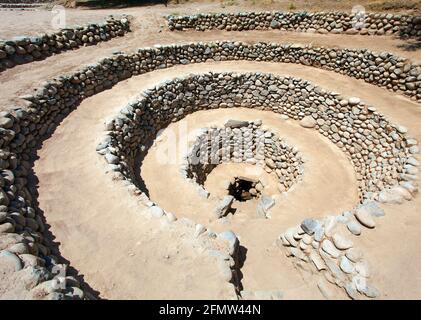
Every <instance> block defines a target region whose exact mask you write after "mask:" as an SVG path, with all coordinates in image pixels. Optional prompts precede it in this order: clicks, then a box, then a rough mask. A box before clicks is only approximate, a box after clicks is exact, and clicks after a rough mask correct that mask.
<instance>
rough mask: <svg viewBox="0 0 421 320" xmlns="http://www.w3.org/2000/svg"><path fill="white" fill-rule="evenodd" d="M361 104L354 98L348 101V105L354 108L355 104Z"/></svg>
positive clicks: (358, 99)
mask: <svg viewBox="0 0 421 320" xmlns="http://www.w3.org/2000/svg"><path fill="white" fill-rule="evenodd" d="M360 102H361V100H360V98H356V97H351V98H349V99H348V103H349V105H351V106H355V105H357V104H359V103H360Z"/></svg>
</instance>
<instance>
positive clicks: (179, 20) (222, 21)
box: [167, 11, 421, 37]
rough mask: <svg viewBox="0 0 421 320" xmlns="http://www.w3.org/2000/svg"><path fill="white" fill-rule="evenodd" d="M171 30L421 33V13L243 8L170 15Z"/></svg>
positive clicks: (401, 34)
mask: <svg viewBox="0 0 421 320" xmlns="http://www.w3.org/2000/svg"><path fill="white" fill-rule="evenodd" d="M167 20H168V26H169V29H170V30H183V29H195V30H198V31H204V30H212V29H219V30H227V31H242V30H268V29H280V30H288V31H300V32H318V33H322V34H324V33H329V32H331V33H346V34H362V35H366V34H368V35H385V34H386V35H392V34H394V35H399V36H402V37H419V36H421V17H420V16H410V15H395V14H386V13H367V14H366V13H361V12H358V13H355V14H354V13H352V14H349V13H345V12H316V13H311V12H280V11H274V12H244V13H209V14H195V15H191V16H167Z"/></svg>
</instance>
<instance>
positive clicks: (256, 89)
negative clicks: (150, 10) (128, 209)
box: [0, 16, 421, 299]
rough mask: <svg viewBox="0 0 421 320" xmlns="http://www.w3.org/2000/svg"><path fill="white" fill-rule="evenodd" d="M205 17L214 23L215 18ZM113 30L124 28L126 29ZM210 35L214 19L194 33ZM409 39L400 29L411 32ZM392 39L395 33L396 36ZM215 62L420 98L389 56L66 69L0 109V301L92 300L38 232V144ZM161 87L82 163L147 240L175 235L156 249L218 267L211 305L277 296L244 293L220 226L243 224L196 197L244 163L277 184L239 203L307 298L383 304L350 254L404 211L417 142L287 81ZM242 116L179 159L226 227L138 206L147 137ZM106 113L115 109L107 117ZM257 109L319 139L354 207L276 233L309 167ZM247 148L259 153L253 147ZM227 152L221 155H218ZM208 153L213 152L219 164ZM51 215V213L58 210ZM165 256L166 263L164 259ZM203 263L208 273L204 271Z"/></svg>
mask: <svg viewBox="0 0 421 320" xmlns="http://www.w3.org/2000/svg"><path fill="white" fill-rule="evenodd" d="M202 18H203V17H202ZM202 18H201V19H202ZM392 18H393V19H394V17H391V18H390V19H392ZM203 19H205V20H204V21H207V20H206V19H210V20H209V21H214V18H213V16H210V17H205V18H203ZM218 19H219V18H218ZM229 19H231V18H229ZM249 19H251V16H247V19H246V20H247V21H248V20H249ZM344 19H348V18H347V17H345V18H344ZM390 19H389V20H390ZM393 19H392V20H393ZM402 19H404V18H402ZM405 19H406V20H405ZM405 19H404V20H405V21H406V22H405V23H402V25H403V27H405V28H406V27H407V26H408V24H411V23H412V24H416V23H417V20H411V19H409V18H407V17H406V18H405ZM176 20H177V19H175V18H174V19H170V27H171V25H172V24H173V22H174V24H175V23H180V24H182V25H183V27H188V28H192V27H196V25H195V24H196V23H198V24H199V25H200V23H201V22H200V21H201V20H200V19H199V20H195V19H193V20H191V19H190V20H188V19H187V18H178V20H177V21H176ZM373 20H376V17H373ZM172 21H173V22H172ZM189 21H190V22H189ZM192 21H193V22H192ZM218 21H219V20H218ZM400 21H402V20H400ZM408 21H409V22H408ZM414 21H415V22H414ZM268 22H269V24H270V21H269V20H268V19H265V26H266V25H267V24H268ZM121 23H122V24H123V25H122V28H123V29H124V30H126V29H127V28H128V23H126V21H123V22H121ZM191 23H193V24H191ZM373 23H376V21H373ZM214 27H215V26H214V25H213V22H212V24H211V25H209V27H207V28H205V29H212V28H214ZM266 27H267V26H266ZM403 27H402V28H403ZM171 28H172V27H171ZM174 28H175V29H179V28H178V27H176V26H174ZM414 28H415V27H413V26H412V27H411V30H414ZM199 29H201V27H200V26H199ZM124 30H123V31H121V33H122V34H123V33H124V32H125V31H124ZM400 30H401V28H397V29H396V30H395V31H394V33H399V32H400ZM402 30H403V29H402ZM405 30H406V29H405ZM415 30H418V29H416V28H415ZM126 31H127V30H126ZM405 32H406V34H407V35H408V36H413V35H417V32H415V33H414V32H413V31H405ZM380 33H381V32H380ZM22 41H23V40H22ZM25 41H26V40H25ZM9 46H11V44H9ZM2 48H3V47H0V50H2ZM0 52H1V51H0ZM10 52H11V51H10ZM3 56H4V55H3ZM227 61H238V62H245V61H254V62H257V63H262V64H263V63H273V64H274V65H276V64H286V63H288V64H291V65H296V66H302V67H308V68H310V67H312V68H313V69H314V70H317V69H321V70H323V71H326V72H327V71H329V72H331V73H332V74H335V73H338V74H342V75H345V76H348V77H349V79H351V78H354V79H361V83H362V84H363V85H367V84H371V85H374V86H377V87H380V88H383V89H387V90H389V91H393V93H394V94H396V95H402V99H412V101H413V102H414V103H418V102H419V101H420V97H421V92H420V67H419V65H417V64H416V63H413V62H411V61H409V60H407V59H405V58H402V57H399V56H397V55H393V54H390V53H385V52H384V53H376V52H373V51H370V50H358V49H339V48H326V47H317V46H312V45H307V46H306V45H299V44H275V43H264V42H260V43H254V44H249V43H245V42H244V43H243V42H230V41H222V42H209V43H190V44H183V45H167V46H156V47H154V48H142V49H139V50H138V51H137V52H135V53H130V54H125V53H121V52H117V53H115V54H114V55H112V56H109V57H108V58H105V59H102V60H100V61H99V62H98V63H96V64H93V65H89V66H86V67H84V68H83V69H81V70H79V71H77V72H74V73H72V74H69V75H62V76H59V77H56V78H54V79H51V80H48V81H46V82H44V83H43V84H42V85H41V86H40V87H39V88H38V89H37V90H36V91H34V92H32V93H31V94H27V95H24V96H22V97H21V98H23V99H24V100H25V104H24V105H22V106H20V107H15V108H10V110H9V111H5V112H1V117H0V148H1V151H0V153H1V154H0V158H1V159H0V160H1V161H0V169H1V170H0V171H1V172H0V239H1V242H0V244H1V252H0V262H1V266H2V268H3V267H4V266H6V267H4V270H6V271H5V273H4V274H2V276H3V275H7V276H8V277H9V278H10V279H13V281H14V284H13V285H10V286H9V285H8V284H7V285H6V284H2V286H3V287H0V289H1V290H0V294H1V295H2V296H4V297H14V298H15V297H20V298H30V299H45V298H48V299H85V298H93V295H91V294H89V293H88V292H87V290H86V288H87V286H86V284H84V283H83V281H78V280H79V279H77V277H76V276H70V275H69V273H68V271H67V270H66V268H67V265H68V263H66V262H65V261H63V260H62V259H59V257H58V256H59V255H60V253H59V250H57V247H56V246H55V245H54V243H53V242H52V240H51V235H49V234H48V232H47V230H46V226H47V221H48V219H51V218H53V217H52V216H51V215H50V216H47V217H44V216H43V214H42V211H43V209H44V208H40V207H39V205H38V200H39V199H38V193H37V188H36V182H35V183H34V180H36V177H35V175H34V172H33V169H34V162H35V163H36V161H37V159H36V155H37V152H40V150H42V148H44V147H45V146H43V144H48V139H49V137H50V136H51V135H53V136H54V134H55V130H56V128H57V127H60V126H61V125H66V121H67V120H68V119H69V118H71V117H72V113H74V112H75V111H77V109H78V108H79V107H80V106H82V105H83V104H84V103H85V102H87V101H88V102H89V100H90V99H95V98H97V97H100V96H101V95H102V94H106V90H114V88H113V87H115V86H119V85H124V84H126V83H127V81H130V80H133V79H136V76H139V77H140V76H141V75H143V74H146V73H150V74H152V73H153V72H158V71H162V70H163V69H168V70H170V69H171V68H177V67H188V65H194V64H199V63H204V64H209V63H215V64H218V63H222V62H227ZM2 69H5V67H4V68H2ZM5 72H7V70H5ZM130 78H131V79H130ZM165 80H166V81H164V82H162V83H159V84H156V83H155V84H156V85H154V86H150V87H149V88H148V89H146V90H142V92H137V93H138V94H140V95H138V97H137V98H135V99H133V100H132V102H131V103H129V104H127V105H125V106H124V105H121V106H117V107H118V108H114V114H113V117H112V119H111V120H108V121H107V122H106V124H105V132H104V137H103V139H102V141H101V142H100V143H99V144H98V145H97V147H96V150H94V149H95V147H94V148H92V151H93V152H94V151H96V152H97V153H99V155H100V156H98V157H97V159H99V160H98V162H95V164H94V165H95V166H96V168H97V167H101V165H104V167H105V164H106V170H107V173H111V174H110V176H111V177H112V179H111V178H110V179H109V183H110V184H114V183H115V184H116V183H119V182H121V183H122V184H123V186H124V187H125V188H126V189H127V190H128V191H129V193H130V197H134V198H136V199H137V200H139V201H138V203H137V205H139V207H138V208H139V210H138V211H139V212H141V216H142V220H145V221H148V219H152V220H151V221H155V222H153V223H155V224H154V228H155V227H156V228H155V229H160V228H168V230H170V231H169V233H171V232H174V233H171V235H173V237H168V239H170V238H174V239H180V240H179V242H178V243H177V244H179V245H181V244H183V245H186V243H187V245H186V247H188V246H191V247H192V248H193V249H194V250H193V249H192V252H194V255H195V257H198V258H197V259H198V260H200V259H202V258H203V257H205V258H206V259H209V260H206V259H205V258H203V259H205V260H203V261H206V262H207V263H208V264H210V265H211V266H210V267H209V266H208V269H206V270H217V271H215V274H212V275H211V277H213V278H212V280H215V279H216V278H218V279H222V280H223V281H221V283H223V284H224V287H223V288H224V289H223V290H222V289H221V291H218V290H219V289H220V288H217V289H215V292H217V294H221V295H223V297H225V298H226V297H231V298H239V299H248V298H256V297H262V296H263V297H266V298H267V297H270V298H280V297H281V296H282V295H281V294H280V293H279V292H280V290H282V288H273V289H275V291H271V290H268V289H264V290H262V291H256V290H254V289H253V290H252V291H249V290H247V286H245V285H243V282H244V281H243V279H242V277H241V274H242V270H241V268H242V265H243V262H244V248H245V247H244V244H245V243H246V242H243V240H242V239H244V238H247V235H246V233H244V234H235V233H234V232H233V231H231V230H230V229H231V228H228V227H225V226H224V223H231V225H230V226H231V227H232V228H234V229H235V228H237V227H238V225H240V223H241V221H242V220H241V219H242V218H243V217H241V215H238V216H239V218H237V217H234V218H233V217H232V216H231V215H230V214H229V209H231V206H232V203H233V200H232V199H231V200H229V201H228V202H224V201H225V198H224V199H217V197H216V196H215V197H214V196H213V195H212V193H209V192H208V191H207V190H206V187H205V182H206V180H207V178H208V176H209V175H210V174H213V171H214V170H217V168H218V167H220V166H223V165H224V164H226V163H229V164H232V165H237V164H238V165H240V164H250V165H253V166H256V167H259V168H261V169H262V170H263V171H264V172H265V173H267V174H268V175H270V176H273V177H275V179H276V181H277V193H276V194H274V193H268V192H267V190H268V189H266V187H264V188H263V189H261V188H260V187H257V185H258V183H260V182H262V181H255V182H253V183H254V184H252V187H250V188H249V189H248V190H246V191H247V192H249V193H250V189H255V191H252V192H251V193H254V192H256V193H255V195H256V199H255V200H256V202H257V212H260V213H263V216H264V217H265V218H270V219H261V220H264V221H263V222H261V221H260V220H259V221H260V222H256V223H258V224H259V225H260V226H265V223H266V225H267V224H269V223H272V224H273V225H272V228H273V227H274V226H275V227H278V226H279V230H278V231H279V233H278V235H279V237H277V238H276V239H275V238H274V239H273V242H275V243H276V244H277V249H279V248H280V249H281V250H279V252H284V253H285V254H286V255H287V256H288V257H290V259H289V260H291V263H292V264H293V265H294V266H295V267H296V268H297V269H299V268H301V269H299V270H304V272H306V273H307V274H309V275H310V277H311V278H312V279H316V282H317V287H318V290H320V292H321V294H322V295H323V296H324V297H327V298H331V297H332V291H335V290H339V291H340V292H341V293H342V294H345V295H347V296H349V297H351V298H353V299H359V298H376V297H379V296H381V294H382V293H381V291H380V290H379V289H378V288H377V287H376V283H373V281H374V280H373V278H371V277H370V272H369V268H368V261H369V260H370V256H367V257H366V255H365V251H364V246H361V248H358V246H359V244H360V242H359V240H358V239H360V238H361V237H362V236H366V233H367V234H370V233H372V234H374V233H375V231H371V230H372V229H376V226H377V221H378V220H377V219H379V218H380V217H383V216H384V214H385V212H384V210H383V209H382V207H381V206H383V205H384V204H401V205H403V206H404V205H405V201H406V200H412V199H414V197H415V195H416V193H417V183H416V180H417V179H418V172H419V171H418V168H417V167H418V166H419V162H418V160H417V154H418V153H419V146H418V142H417V140H416V139H414V138H412V137H411V136H410V135H409V134H408V129H407V128H405V127H403V126H401V125H399V124H397V123H394V121H392V120H390V119H389V118H388V117H387V116H386V115H385V114H383V113H382V112H379V111H378V110H379V109H380V108H382V106H376V105H371V104H368V103H366V102H365V101H364V99H360V98H358V97H350V96H345V95H343V94H342V93H341V92H333V91H331V90H327V89H325V88H323V87H321V86H319V85H318V84H317V83H315V82H310V81H307V80H305V79H301V78H299V77H294V76H288V75H285V76H281V75H276V74H274V73H270V72H266V73H263V72H250V73H243V72H230V71H227V72H198V73H196V74H190V75H185V76H182V77H171V79H165ZM389 94H392V92H389ZM94 101H95V100H94ZM394 101H395V100H394ZM405 101H406V100H405ZM240 108H242V109H247V110H248V111H249V118H248V119H246V120H244V119H236V118H235V117H231V122H226V123H225V126H214V127H212V126H203V127H202V128H205V129H204V130H205V131H204V132H202V134H201V135H199V136H198V137H197V140H196V141H195V142H194V143H193V146H192V147H191V148H190V149H189V153H187V154H184V160H185V161H184V162H182V163H178V164H177V169H178V171H177V174H178V176H179V177H180V178H182V179H184V180H186V182H188V183H191V184H192V185H194V186H195V187H197V191H198V193H199V194H200V195H204V196H203V197H202V200H201V201H203V203H205V204H206V205H207V206H208V207H209V208H216V209H217V208H219V206H222V207H223V208H224V216H220V217H219V218H220V219H217V220H218V221H213V220H212V221H209V224H206V223H197V221H194V218H192V217H191V216H188V214H187V213H186V216H183V214H177V215H175V214H173V213H172V212H171V211H172V208H169V207H163V206H161V204H160V202H161V200H160V197H159V195H158V196H149V195H148V190H147V188H148V184H147V183H146V184H145V181H142V173H143V172H142V170H143V166H142V159H144V157H145V155H146V154H147V153H148V152H152V151H153V144H154V142H156V143H159V141H158V139H157V134H158V132H159V131H160V130H163V129H167V128H168V127H169V126H170V125H171V124H174V123H178V122H180V121H182V120H183V119H184V118H187V117H188V116H190V115H193V114H196V113H198V112H209V113H210V112H212V111H216V110H236V109H240ZM397 108H398V106H397ZM118 109H121V110H120V111H119V112H118ZM257 111H262V112H263V111H264V112H267V113H270V114H271V115H273V116H277V117H278V118H279V119H281V118H282V119H284V120H285V121H290V122H291V123H294V124H295V125H297V126H300V129H301V130H303V132H306V133H309V132H311V134H313V133H314V134H316V133H317V134H318V137H320V139H325V140H326V141H328V142H327V143H328V144H329V145H331V148H332V150H334V151H335V152H336V151H338V152H339V151H340V152H341V153H342V154H343V155H344V157H346V159H347V160H348V164H350V165H352V168H353V170H354V174H355V180H356V181H357V185H356V189H357V190H356V192H358V201H356V202H355V203H354V206H353V207H350V208H348V210H346V211H342V210H341V212H340V213H339V214H332V213H330V214H329V215H327V214H326V213H325V212H320V213H316V212H315V213H314V216H311V217H308V218H307V219H305V220H304V221H302V222H301V223H298V222H297V223H298V225H296V226H293V227H291V226H285V225H282V224H279V225H277V223H279V221H281V219H282V215H284V216H288V215H289V216H291V215H293V214H295V213H294V212H286V213H285V212H282V214H280V211H279V210H277V205H279V204H280V203H282V202H283V201H284V202H287V201H288V199H289V198H288V197H289V195H290V194H292V192H295V189H296V190H298V191H299V190H300V188H301V187H302V186H303V185H305V184H306V179H307V171H306V170H307V163H308V162H307V158H308V157H307V155H306V154H305V153H302V152H301V150H300V149H299V148H296V147H295V145H294V144H292V143H290V142H289V140H288V141H287V140H285V139H284V137H282V136H279V135H277V134H276V133H274V132H272V129H271V128H266V127H265V125H266V123H265V121H259V120H258V118H257V117H256V116H254V112H257ZM83 120H85V119H83ZM237 120H238V121H237ZM81 122H82V121H81ZM215 135H216V136H217V138H215ZM227 136H228V137H230V139H229V140H231V142H232V143H230V142H229V143H228V144H225V143H223V140H224V139H223V137H227ZM249 137H251V138H249ZM240 138H241V139H240ZM240 140H241V143H240ZM244 140H245V142H244ZM259 140H260V142H261V146H262V149H261V150H260V149H259V148H256V145H259ZM215 145H216V147H215V148H213V147H214V146H215ZM227 146H229V148H228V150H227V149H225V148H227ZM231 146H232V147H233V148H232V149H231ZM236 147H239V149H238V148H237V149H236ZM202 151H203V152H202ZM198 152H199V153H198ZM209 152H210V153H209ZM215 155H218V157H217V159H215ZM219 155H221V157H219ZM224 155H225V156H226V157H224ZM197 156H198V157H197ZM139 158H140V165H139ZM197 160H198V162H195V161H197ZM209 160H210V161H209ZM139 167H140V168H139ZM101 168H102V167H101ZM104 171H105V170H104ZM231 178H234V180H233V182H234V184H235V183H237V184H239V181H240V180H242V181H246V180H245V178H247V177H246V176H244V177H241V176H240V175H238V174H236V175H235V176H234V177H231ZM235 178H236V179H237V180H235ZM118 181H119V182H118ZM186 188H187V187H186ZM229 188H230V186H227V189H226V190H225V191H226V194H227V195H228V196H229V192H230V191H229ZM257 189H259V190H257ZM186 190H187V189H186ZM231 196H232V195H231ZM175 200H177V199H175ZM246 202H247V201H246ZM380 204H381V205H380ZM136 208H137V207H136ZM244 208H246V207H244ZM46 210H48V208H46ZM57 212H58V213H60V210H58V211H57ZM226 213H227V214H226ZM316 216H317V217H316ZM261 217H262V215H260V218H261ZM236 219H237V220H236ZM253 219H254V218H253ZM46 220H47V221H46ZM88 220H89V219H88ZM156 221H158V222H156ZM227 221H228V222H227ZM250 221H251V222H253V223H254V222H255V221H256V220H251V219H250V220H247V222H249V223H250ZM84 222H85V223H86V221H84ZM161 224H162V226H164V227H162V226H161ZM150 229H152V228H150ZM213 230H216V231H213ZM240 230H241V229H240ZM360 236H361V237H360ZM242 237H243V238H242ZM359 237H360V238H359ZM85 244H86V243H85ZM140 245H142V244H140ZM143 245H145V244H143ZM189 248H190V247H189ZM177 250H178V249H177ZM177 250H175V251H177ZM180 250H181V249H180ZM180 250H179V251H180ZM249 250H250V253H249V255H250V254H251V252H252V251H253V250H255V251H258V250H256V248H253V247H251V248H250V249H249ZM177 252H178V251H177ZM281 256H282V257H283V255H281V254H280V255H279V260H281ZM165 259H169V258H167V257H166V256H165ZM289 260H288V261H289ZM202 264H203V265H205V264H206V263H202ZM214 265H215V266H217V268H213V266H214ZM179 267H180V266H179ZM180 268H182V267H180ZM2 270H3V269H2ZM209 272H210V271H209ZM203 282H205V281H203ZM4 283H5V282H4ZM184 283H188V281H185V282H184ZM201 284H202V285H205V284H204V283H201ZM221 292H222V293H221ZM217 294H215V295H217Z"/></svg>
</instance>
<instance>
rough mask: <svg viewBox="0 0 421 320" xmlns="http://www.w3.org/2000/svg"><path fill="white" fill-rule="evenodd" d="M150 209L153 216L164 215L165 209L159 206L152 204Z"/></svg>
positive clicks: (159, 216)
mask: <svg viewBox="0 0 421 320" xmlns="http://www.w3.org/2000/svg"><path fill="white" fill-rule="evenodd" d="M148 210H149V213H150V214H151V216H152V217H154V218H161V217H162V216H163V215H164V210H162V209H161V208H160V207H158V206H152V207H150V208H149V209H148Z"/></svg>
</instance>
